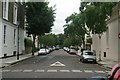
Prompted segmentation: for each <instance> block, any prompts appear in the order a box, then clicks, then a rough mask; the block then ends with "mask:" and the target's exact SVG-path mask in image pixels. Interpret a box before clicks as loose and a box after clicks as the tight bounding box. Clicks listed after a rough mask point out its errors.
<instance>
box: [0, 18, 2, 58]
mask: <svg viewBox="0 0 120 80" xmlns="http://www.w3.org/2000/svg"><path fill="white" fill-rule="evenodd" d="M0 34H2V20H1V19H0ZM0 56H2V35H0Z"/></svg>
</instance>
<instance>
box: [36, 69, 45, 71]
mask: <svg viewBox="0 0 120 80" xmlns="http://www.w3.org/2000/svg"><path fill="white" fill-rule="evenodd" d="M35 72H45V70H40V69H38V70H36V71H35Z"/></svg>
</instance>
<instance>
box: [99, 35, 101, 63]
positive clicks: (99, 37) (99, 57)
mask: <svg viewBox="0 0 120 80" xmlns="http://www.w3.org/2000/svg"><path fill="white" fill-rule="evenodd" d="M99 61H101V35H100V34H99Z"/></svg>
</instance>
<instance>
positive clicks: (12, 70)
mask: <svg viewBox="0 0 120 80" xmlns="http://www.w3.org/2000/svg"><path fill="white" fill-rule="evenodd" d="M21 71H22V70H12V71H11V72H21Z"/></svg>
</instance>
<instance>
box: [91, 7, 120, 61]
mask: <svg viewBox="0 0 120 80" xmlns="http://www.w3.org/2000/svg"><path fill="white" fill-rule="evenodd" d="M117 9H118V8H117V7H115V8H114V9H113V13H112V17H111V19H110V20H109V22H108V30H107V31H106V32H105V33H104V34H103V35H102V37H101V44H99V38H98V35H95V34H94V35H92V38H93V44H92V48H91V49H92V50H95V51H96V54H97V58H98V57H99V55H98V54H99V46H100V45H101V59H102V60H104V59H111V60H113V61H118V54H120V53H119V52H118V50H119V48H120V45H118V40H119V39H118V33H119V32H118V14H117ZM119 27H120V26H119ZM104 52H106V57H104Z"/></svg>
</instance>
